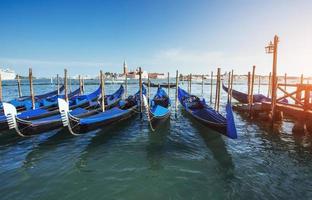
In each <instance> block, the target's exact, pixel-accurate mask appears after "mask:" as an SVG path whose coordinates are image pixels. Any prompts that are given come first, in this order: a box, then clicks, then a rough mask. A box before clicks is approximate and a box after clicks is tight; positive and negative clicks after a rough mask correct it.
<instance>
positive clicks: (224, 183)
mask: <svg viewBox="0 0 312 200" xmlns="http://www.w3.org/2000/svg"><path fill="white" fill-rule="evenodd" d="M48 82H49V80H48ZM94 82H96V81H94ZM8 85H10V84H8ZM182 86H183V87H185V86H186V85H182ZM76 87H77V86H73V88H76ZM96 87H97V86H96V85H92V84H89V85H87V86H86V92H90V91H92V90H94V89H95V88H96ZM266 87H267V86H262V87H261V91H262V93H264V94H266ZM54 88H55V86H50V85H36V86H35V91H36V93H40V92H43V91H49V90H52V89H54ZM117 88H118V85H117V84H116V85H106V91H107V92H108V93H111V92H113V91H114V90H116V89H117ZM128 88H129V92H128V93H129V94H132V93H134V92H135V91H136V90H137V85H136V84H130V85H129V87H128ZM234 88H235V89H239V90H241V91H246V87H245V86H244V85H235V86H234ZM155 91H156V90H155V89H154V88H153V89H152V92H151V93H152V94H154V93H155ZM192 91H193V93H195V94H197V95H199V96H200V95H201V86H200V85H199V84H194V85H193V87H192ZM204 91H205V98H206V99H207V100H209V91H210V88H209V86H208V85H205V88H204ZM256 91H257V90H256ZM3 92H4V98H5V99H9V97H10V96H12V94H17V89H16V86H13V85H12V84H11V86H5V87H4V91H3ZM27 92H28V86H27V85H24V86H23V94H24V95H27ZM174 92H175V90H174V89H172V90H171V91H170V96H171V97H172V101H173V103H174ZM225 100H226V94H225V93H224V92H222V107H221V110H222V111H223V110H224V107H223V106H224V104H225ZM234 115H235V120H236V123H237V129H238V135H239V138H238V139H237V140H231V139H228V138H226V137H224V136H221V135H219V134H218V133H216V132H214V131H212V130H210V129H208V128H204V127H202V126H201V125H200V124H198V123H197V122H196V121H194V120H193V119H192V118H190V117H189V116H188V115H187V114H186V113H185V112H183V110H181V107H179V110H178V112H177V117H175V111H174V109H172V115H171V119H170V121H168V122H167V123H165V124H163V125H162V127H160V129H158V130H157V131H156V132H151V131H150V129H149V127H148V123H147V121H146V118H145V117H144V118H143V119H142V120H141V119H140V118H139V116H136V117H135V118H133V119H131V120H129V121H125V122H122V123H120V124H118V125H115V126H111V127H107V128H105V129H103V130H97V131H93V132H90V133H88V134H86V135H83V136H81V137H74V136H71V135H70V134H69V133H68V132H67V131H66V130H55V131H52V132H49V133H44V134H41V135H38V136H35V137H31V138H20V137H17V136H16V134H14V132H7V133H2V134H1V135H0V180H1V184H0V194H1V199H2V200H4V199H10V200H12V199H75V200H77V199H134V200H137V199H151V200H152V199H311V197H312V182H311V179H312V159H311V158H312V152H311V150H312V149H311V136H309V135H306V136H295V135H293V134H291V129H292V127H293V123H292V122H291V121H285V122H283V123H282V124H280V125H278V126H277V127H276V130H275V131H274V132H272V131H271V129H270V128H269V126H268V125H266V124H264V123H263V122H251V121H250V120H248V119H246V118H245V117H243V116H241V115H239V114H237V113H234Z"/></svg>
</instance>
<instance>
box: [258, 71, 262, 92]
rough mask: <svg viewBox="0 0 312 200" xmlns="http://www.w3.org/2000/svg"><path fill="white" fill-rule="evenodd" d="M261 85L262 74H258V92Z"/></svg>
mask: <svg viewBox="0 0 312 200" xmlns="http://www.w3.org/2000/svg"><path fill="white" fill-rule="evenodd" d="M260 87H261V76H260V75H259V76H258V94H260Z"/></svg>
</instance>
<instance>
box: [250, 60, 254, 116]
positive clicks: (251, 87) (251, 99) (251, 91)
mask: <svg viewBox="0 0 312 200" xmlns="http://www.w3.org/2000/svg"><path fill="white" fill-rule="evenodd" d="M255 70H256V66H255V65H254V66H252V76H251V85H250V103H249V116H250V117H252V105H253V89H254V83H255Z"/></svg>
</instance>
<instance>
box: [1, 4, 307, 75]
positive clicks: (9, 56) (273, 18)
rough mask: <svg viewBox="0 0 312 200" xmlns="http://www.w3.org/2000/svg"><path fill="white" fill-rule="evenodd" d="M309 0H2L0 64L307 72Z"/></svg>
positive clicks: (43, 71) (83, 70)
mask: <svg viewBox="0 0 312 200" xmlns="http://www.w3.org/2000/svg"><path fill="white" fill-rule="evenodd" d="M311 10H312V2H311V1H308V0H306V1H300V3H299V1H291V0H289V1H287V0H274V1H266V0H232V1H231V0H228V1H226V0H219V1H208V0H193V1H191V0H179V1H178V0H157V1H152V0H145V1H143V0H129V1H127V0H120V1H117V0H112V1H104V0H103V1H93V0H89V1H87V0H76V1H69V0H67V1H66V0H65V1H58V0H54V1H48V0H45V1H14V0H8V1H2V0H0V31H1V34H0V44H1V45H0V66H4V67H10V68H13V69H14V70H15V71H16V72H19V73H22V74H26V73H27V70H28V67H29V66H32V68H33V71H34V74H35V75H36V76H52V75H54V74H56V73H62V72H63V68H65V67H66V68H68V70H69V72H70V74H72V75H75V74H90V75H95V74H97V73H98V71H99V70H100V69H103V70H104V71H113V72H120V71H121V69H122V68H121V67H122V62H123V60H126V61H127V63H128V65H129V68H131V69H134V68H136V67H138V66H141V67H143V68H144V69H145V70H147V71H156V72H167V71H169V72H170V73H174V72H175V70H176V69H179V71H181V72H182V73H210V71H211V70H215V69H216V68H217V67H218V66H219V67H221V68H222V69H223V70H224V71H225V70H230V69H232V68H233V69H234V70H235V71H236V72H237V73H241V74H242V73H246V72H247V71H248V70H250V69H251V67H252V65H256V66H257V72H258V73H261V74H267V73H268V72H269V71H270V70H271V66H272V56H271V55H267V54H265V52H264V46H265V45H266V44H267V43H268V42H269V40H271V39H273V36H274V34H278V35H279V36H280V46H279V55H278V57H279V60H278V66H279V68H278V72H279V73H280V74H282V73H285V72H287V73H288V74H293V75H298V74H301V73H304V74H306V75H309V76H311V75H312V70H311V60H312V59H311V55H312V23H311V21H312V12H311Z"/></svg>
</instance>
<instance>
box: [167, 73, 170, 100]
mask: <svg viewBox="0 0 312 200" xmlns="http://www.w3.org/2000/svg"><path fill="white" fill-rule="evenodd" d="M167 76H168V97H169V98H170V76H169V72H168V74H167Z"/></svg>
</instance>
